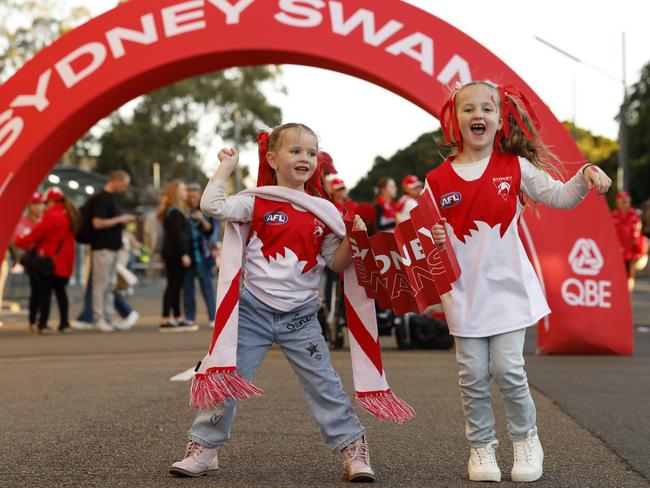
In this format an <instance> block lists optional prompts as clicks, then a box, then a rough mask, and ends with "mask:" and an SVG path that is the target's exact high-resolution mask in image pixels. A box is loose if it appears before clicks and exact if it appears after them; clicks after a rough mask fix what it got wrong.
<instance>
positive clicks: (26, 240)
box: [15, 212, 56, 249]
mask: <svg viewBox="0 0 650 488" xmlns="http://www.w3.org/2000/svg"><path fill="white" fill-rule="evenodd" d="M55 229H56V219H55V218H53V215H52V212H45V214H44V215H43V219H42V220H41V221H40V222H39V223H38V224H36V225H35V226H34V228H33V229H32V231H31V232H30V233H29V234H27V235H25V236H23V237H18V238H16V242H15V244H16V245H17V246H18V247H21V248H23V249H27V248H29V247H31V246H35V245H38V243H39V242H40V241H42V240H43V239H44V238H45V237H47V236H48V235H49V234H51V233H52V231H53V230H55Z"/></svg>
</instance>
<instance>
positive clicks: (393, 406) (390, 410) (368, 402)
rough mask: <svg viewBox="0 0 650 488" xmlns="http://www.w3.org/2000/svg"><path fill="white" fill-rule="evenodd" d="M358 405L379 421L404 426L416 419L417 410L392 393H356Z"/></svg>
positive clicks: (388, 391) (387, 391)
mask: <svg viewBox="0 0 650 488" xmlns="http://www.w3.org/2000/svg"><path fill="white" fill-rule="evenodd" d="M355 399H356V401H357V403H358V404H359V405H360V406H361V408H363V409H364V410H366V411H367V412H369V413H370V414H372V415H373V416H374V417H376V418H377V419H379V420H381V421H382V422H385V421H387V420H392V421H393V422H395V423H396V424H403V423H405V422H407V421H409V420H411V419H412V418H413V417H415V410H413V408H412V407H411V406H410V405H409V404H408V403H406V402H405V401H404V400H402V399H401V398H399V397H398V396H397V395H395V394H394V393H393V392H392V391H390V390H386V391H381V392H362V393H356V394H355Z"/></svg>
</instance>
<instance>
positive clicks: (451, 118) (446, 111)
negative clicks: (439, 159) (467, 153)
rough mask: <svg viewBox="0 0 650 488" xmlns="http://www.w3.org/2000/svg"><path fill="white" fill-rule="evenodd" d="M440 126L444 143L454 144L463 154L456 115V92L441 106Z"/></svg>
mask: <svg viewBox="0 0 650 488" xmlns="http://www.w3.org/2000/svg"><path fill="white" fill-rule="evenodd" d="M440 126H441V127H442V133H443V134H444V136H445V143H446V144H449V145H451V144H452V143H453V142H455V143H456V146H458V152H463V139H462V138H461V136H460V128H459V127H458V117H457V115H456V92H454V93H453V94H452V95H451V96H450V97H449V99H448V100H447V101H446V102H445V104H444V105H443V106H442V110H441V111H440ZM452 134H453V141H452Z"/></svg>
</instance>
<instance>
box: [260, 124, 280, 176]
mask: <svg viewBox="0 0 650 488" xmlns="http://www.w3.org/2000/svg"><path fill="white" fill-rule="evenodd" d="M269 135H270V134H269V133H268V132H266V131H264V132H260V133H259V135H258V136H257V144H258V146H259V159H260V165H259V168H258V170H257V186H258V187H260V186H267V185H275V184H276V181H275V178H274V176H273V170H272V169H271V166H270V165H269V161H268V159H266V153H268V152H269Z"/></svg>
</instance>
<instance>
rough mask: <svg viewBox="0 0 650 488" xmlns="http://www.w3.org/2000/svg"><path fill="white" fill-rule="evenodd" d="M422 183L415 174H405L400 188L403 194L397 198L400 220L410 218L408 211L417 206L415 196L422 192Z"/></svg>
mask: <svg viewBox="0 0 650 488" xmlns="http://www.w3.org/2000/svg"><path fill="white" fill-rule="evenodd" d="M423 188H424V183H422V181H420V178H418V177H417V176H415V175H407V176H406V177H405V178H404V179H403V180H402V189H403V190H404V195H403V196H402V198H400V199H399V202H398V204H397V205H398V207H400V212H399V213H400V219H399V220H400V221H402V220H407V219H408V218H410V213H411V210H413V208H415V207H417V204H418V203H417V198H418V197H419V196H420V193H422V189H423Z"/></svg>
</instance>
